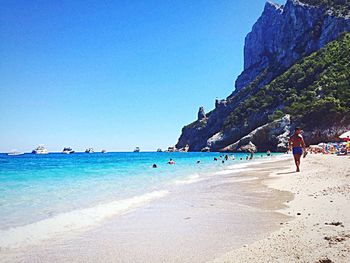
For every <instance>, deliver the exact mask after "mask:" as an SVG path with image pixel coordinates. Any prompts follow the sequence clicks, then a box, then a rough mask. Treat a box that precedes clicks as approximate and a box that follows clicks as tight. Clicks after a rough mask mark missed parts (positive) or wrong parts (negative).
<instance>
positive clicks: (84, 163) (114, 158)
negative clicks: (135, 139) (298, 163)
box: [0, 152, 267, 246]
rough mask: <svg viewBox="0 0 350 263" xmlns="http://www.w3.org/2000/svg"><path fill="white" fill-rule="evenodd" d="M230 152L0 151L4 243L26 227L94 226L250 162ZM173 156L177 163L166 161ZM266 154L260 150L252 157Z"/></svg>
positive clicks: (47, 230) (1, 241) (0, 232)
mask: <svg viewBox="0 0 350 263" xmlns="http://www.w3.org/2000/svg"><path fill="white" fill-rule="evenodd" d="M229 156H230V159H229V160H228V161H226V162H225V163H222V159H220V154H219V153H154V152H152V153H151V152H149V153H147V152H143V153H121V152H120V153H92V154H87V153H74V154H70V155H66V154H61V153H50V154H47V155H34V154H24V155H18V156H7V155H6V154H0V236H2V237H0V246H1V245H2V246H6V245H9V244H15V243H16V242H19V241H20V239H21V235H23V238H25V234H23V233H28V235H29V234H30V233H32V232H33V233H37V232H40V231H41V232H43V233H42V234H43V235H50V234H54V233H56V232H57V233H58V232H60V231H61V230H62V229H65V228H70V229H74V228H79V227H84V226H85V227H86V226H91V225H92V224H95V223H98V222H100V221H102V220H103V219H105V218H106V217H108V216H112V215H116V214H118V213H123V212H126V211H127V210H128V209H135V208H137V207H139V206H142V205H144V204H146V203H148V202H150V201H153V200H155V199H158V198H162V197H163V196H165V195H167V194H168V193H169V191H168V189H169V187H181V185H182V184H190V183H194V182H196V181H198V180H200V179H201V178H202V177H205V176H209V175H212V174H215V173H220V172H223V173H225V170H227V169H230V170H231V171H232V169H235V167H236V168H237V169H238V168H239V167H241V168H244V167H245V165H246V164H247V163H248V162H249V161H246V160H245V159H246V154H244V153H241V154H235V155H234V157H235V160H233V158H232V157H233V156H232V155H229ZM214 157H218V158H219V160H218V161H217V162H215V161H214V160H213V159H214ZM170 158H172V159H173V160H174V161H175V162H176V164H175V165H168V164H167V162H168V160H169V159H170ZM240 158H242V160H240ZM266 158H267V157H266V155H265V154H256V155H255V157H254V161H253V162H257V161H259V160H260V161H262V160H263V159H266ZM197 161H200V163H197ZM153 164H157V166H158V168H155V169H154V168H152V165H153ZM60 224H62V225H61V228H60V227H59V225H60Z"/></svg>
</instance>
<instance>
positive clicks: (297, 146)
mask: <svg viewBox="0 0 350 263" xmlns="http://www.w3.org/2000/svg"><path fill="white" fill-rule="evenodd" d="M300 133H301V129H300V128H295V130H294V134H293V135H292V136H291V137H290V138H289V150H292V151H293V156H294V161H295V165H296V167H297V172H300V159H301V156H302V155H303V151H304V152H305V142H304V139H303V137H302V136H301V134H300Z"/></svg>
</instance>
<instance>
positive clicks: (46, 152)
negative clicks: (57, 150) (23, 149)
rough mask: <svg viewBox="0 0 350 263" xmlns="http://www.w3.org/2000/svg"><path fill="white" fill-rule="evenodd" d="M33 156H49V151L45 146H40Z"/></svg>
mask: <svg viewBox="0 0 350 263" xmlns="http://www.w3.org/2000/svg"><path fill="white" fill-rule="evenodd" d="M32 153H33V154H48V153H49V151H48V150H47V149H46V148H45V147H44V145H39V146H38V147H36V148H35V149H34V150H33V151H32Z"/></svg>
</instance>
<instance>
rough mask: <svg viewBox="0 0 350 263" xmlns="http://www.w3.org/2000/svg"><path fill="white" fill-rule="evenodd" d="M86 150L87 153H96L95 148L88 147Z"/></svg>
mask: <svg viewBox="0 0 350 263" xmlns="http://www.w3.org/2000/svg"><path fill="white" fill-rule="evenodd" d="M85 152H86V153H94V152H95V151H94V148H87V149H86V150H85Z"/></svg>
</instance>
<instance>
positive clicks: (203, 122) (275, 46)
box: [177, 0, 350, 151]
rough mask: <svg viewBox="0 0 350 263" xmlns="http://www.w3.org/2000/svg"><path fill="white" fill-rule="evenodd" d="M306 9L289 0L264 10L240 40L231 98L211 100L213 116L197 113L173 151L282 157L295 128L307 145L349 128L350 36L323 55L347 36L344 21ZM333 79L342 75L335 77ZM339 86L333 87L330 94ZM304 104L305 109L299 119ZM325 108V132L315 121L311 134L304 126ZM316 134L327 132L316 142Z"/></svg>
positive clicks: (349, 25)
mask: <svg viewBox="0 0 350 263" xmlns="http://www.w3.org/2000/svg"><path fill="white" fill-rule="evenodd" d="M310 1H311V0H303V1H297V0H288V1H287V3H286V5H284V6H281V5H277V4H273V3H270V2H268V3H266V5H265V8H264V11H263V13H262V15H261V17H260V18H259V19H258V21H257V22H256V23H255V25H254V26H253V29H252V31H251V32H250V33H249V34H248V35H247V37H246V41H245V47H244V71H243V72H242V74H241V75H240V76H239V77H238V79H237V81H236V89H235V91H234V92H233V93H232V94H231V95H230V96H228V97H227V99H225V100H217V101H216V103H215V109H214V110H212V111H211V112H209V113H207V114H205V112H204V109H203V108H200V110H199V113H198V119H197V121H195V122H193V123H192V124H190V125H187V126H185V127H184V128H183V130H182V134H181V136H180V138H179V141H178V144H177V147H178V148H181V147H184V146H185V145H189V150H190V151H200V150H202V149H206V150H208V149H210V150H212V151H237V150H240V149H245V147H244V146H245V145H244V144H246V145H251V144H254V146H256V147H257V149H258V150H266V149H267V148H269V149H271V150H279V151H282V150H284V149H285V147H286V137H287V136H288V135H289V129H290V128H293V126H295V125H303V126H304V128H305V130H306V133H305V134H306V135H307V136H310V138H309V139H310V142H312V143H316V142H318V140H321V139H322V140H333V139H335V138H336V136H337V134H338V133H339V132H341V131H343V130H344V129H347V128H350V120H348V119H347V116H349V109H350V99H349V100H348V98H350V83H349V79H350V72H349V62H348V61H349V59H348V58H349V57H350V54H349V49H350V47H349V46H347V44H348V42H350V40H349V39H350V36H345V37H344V36H343V37H342V39H341V40H340V41H339V43H338V42H337V44H329V47H327V48H326V45H328V43H330V42H332V41H333V40H336V39H338V38H339V36H340V35H341V33H342V32H349V31H350V19H349V17H348V16H346V15H339V14H338V13H337V15H334V14H335V11H336V10H334V9H330V8H329V7H328V6H324V5H322V6H315V5H310ZM332 8H333V7H332ZM345 10H346V9H345ZM341 14H344V11H342V13H341ZM314 51H318V52H317V53H313V52H314ZM344 56H345V59H344ZM346 56H348V57H346ZM330 57H331V58H330ZM332 59H333V60H332ZM333 71H338V72H342V74H341V75H339V76H338V75H337V76H335V75H334V74H333V73H332V72H333ZM338 80H339V81H338ZM338 82H339V83H341V85H340V86H339V85H338V86H339V87H338V86H337V87H336V88H335V89H331V88H329V86H331V85H334V83H338ZM320 85H321V86H320ZM322 85H323V86H324V87H325V89H324V91H322ZM334 90H336V91H337V92H335V91H334ZM344 91H345V93H344ZM348 91H349V92H348ZM282 94H284V95H282ZM339 96H340V98H338V97H339ZM303 100H304V101H303ZM305 102H306V104H307V105H309V106H308V107H309V108H304V111H301V112H300V109H301V108H302V106H300V105H303V103H304V104H305ZM322 103H323V104H322ZM327 103H328V104H327ZM327 105H328V106H329V105H330V106H329V107H328V108H329V109H330V110H335V111H336V112H335V113H334V115H330V116H328V115H327V114H328V113H325V115H324V116H328V117H329V118H330V122H331V123H328V127H332V128H329V129H327V128H325V125H323V124H324V123H323V122H322V120H312V121H311V123H312V127H310V124H309V123H308V121H307V118H309V117H313V118H315V116H316V118H319V116H322V114H323V113H319V111H320V110H319V109H321V108H322V107H325V110H326V111H327V110H328V108H327ZM312 107H314V108H312ZM337 107H338V108H337ZM322 109H323V108H322ZM313 111H314V113H313ZM288 114H289V115H288ZM319 114H321V115H319ZM287 116H288V117H287ZM332 116H336V117H334V118H332ZM332 122H333V123H332ZM320 130H322V131H325V130H328V131H329V132H328V133H325V132H322V135H320V136H315V135H317V134H319V133H320V132H319V131H320ZM311 135H312V137H311ZM311 138H312V139H311ZM315 138H316V139H315Z"/></svg>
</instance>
